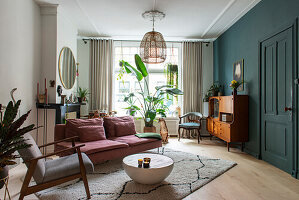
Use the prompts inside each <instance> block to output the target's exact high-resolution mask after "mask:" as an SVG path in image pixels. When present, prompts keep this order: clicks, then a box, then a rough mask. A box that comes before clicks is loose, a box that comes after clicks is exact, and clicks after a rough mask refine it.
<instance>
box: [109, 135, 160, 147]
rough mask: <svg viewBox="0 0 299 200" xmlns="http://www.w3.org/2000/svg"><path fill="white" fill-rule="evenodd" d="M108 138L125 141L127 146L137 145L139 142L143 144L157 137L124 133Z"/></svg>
mask: <svg viewBox="0 0 299 200" xmlns="http://www.w3.org/2000/svg"><path fill="white" fill-rule="evenodd" d="M110 140H113V141H117V142H121V143H126V144H128V145H129V146H137V145H140V144H145V143H150V142H154V141H157V139H154V138H139V137H137V136H135V135H126V136H122V137H114V138H110Z"/></svg>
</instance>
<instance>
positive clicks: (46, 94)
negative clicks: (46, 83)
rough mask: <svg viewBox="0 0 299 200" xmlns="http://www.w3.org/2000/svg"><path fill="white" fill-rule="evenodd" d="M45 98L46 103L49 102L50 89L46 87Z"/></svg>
mask: <svg viewBox="0 0 299 200" xmlns="http://www.w3.org/2000/svg"><path fill="white" fill-rule="evenodd" d="M45 98H46V99H45V100H46V104H48V89H47V88H46V89H45Z"/></svg>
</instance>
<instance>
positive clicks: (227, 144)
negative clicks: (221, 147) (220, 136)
mask: <svg viewBox="0 0 299 200" xmlns="http://www.w3.org/2000/svg"><path fill="white" fill-rule="evenodd" d="M226 146H227V151H229V142H227V143H226Z"/></svg>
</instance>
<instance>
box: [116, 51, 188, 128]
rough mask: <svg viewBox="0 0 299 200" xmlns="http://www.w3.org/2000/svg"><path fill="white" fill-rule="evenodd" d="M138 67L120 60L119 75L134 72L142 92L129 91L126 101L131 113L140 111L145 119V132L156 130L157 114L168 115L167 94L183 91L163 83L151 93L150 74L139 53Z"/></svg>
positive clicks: (179, 93)
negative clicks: (142, 82) (154, 124)
mask: <svg viewBox="0 0 299 200" xmlns="http://www.w3.org/2000/svg"><path fill="white" fill-rule="evenodd" d="M135 64H136V68H135V67H133V66H132V65H131V64H129V63H128V62H126V61H124V60H121V61H120V67H121V69H120V74H119V75H118V77H119V78H120V79H121V78H122V77H123V74H124V73H127V74H132V75H133V76H135V77H136V79H137V81H138V84H139V87H140V92H136V93H129V94H128V95H127V96H125V98H124V101H125V102H127V103H128V104H129V107H127V108H126V109H128V110H130V114H131V115H132V114H133V113H136V112H139V113H140V114H141V116H142V118H143V120H144V124H145V127H144V132H156V131H155V127H154V126H153V123H154V120H155V118H156V116H157V115H158V114H159V115H161V116H162V117H166V111H167V110H168V107H167V106H166V105H165V104H164V100H165V99H166V98H165V97H164V96H165V95H171V96H176V95H182V94H183V92H182V91H181V90H179V89H177V88H174V87H173V85H162V86H157V87H155V92H154V93H153V94H151V93H150V92H149V86H148V85H149V84H148V80H147V79H146V77H147V76H148V72H147V68H146V67H145V65H144V63H143V62H142V60H141V58H140V56H139V55H137V54H136V55H135ZM142 80H144V86H142V84H141V81H142Z"/></svg>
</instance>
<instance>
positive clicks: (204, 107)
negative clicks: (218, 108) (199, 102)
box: [202, 102, 209, 117]
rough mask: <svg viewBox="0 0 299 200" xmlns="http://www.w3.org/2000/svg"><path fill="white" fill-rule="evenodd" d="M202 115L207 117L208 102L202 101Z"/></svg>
mask: <svg viewBox="0 0 299 200" xmlns="http://www.w3.org/2000/svg"><path fill="white" fill-rule="evenodd" d="M202 114H203V116H204V117H208V116H209V102H203V113H202Z"/></svg>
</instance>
